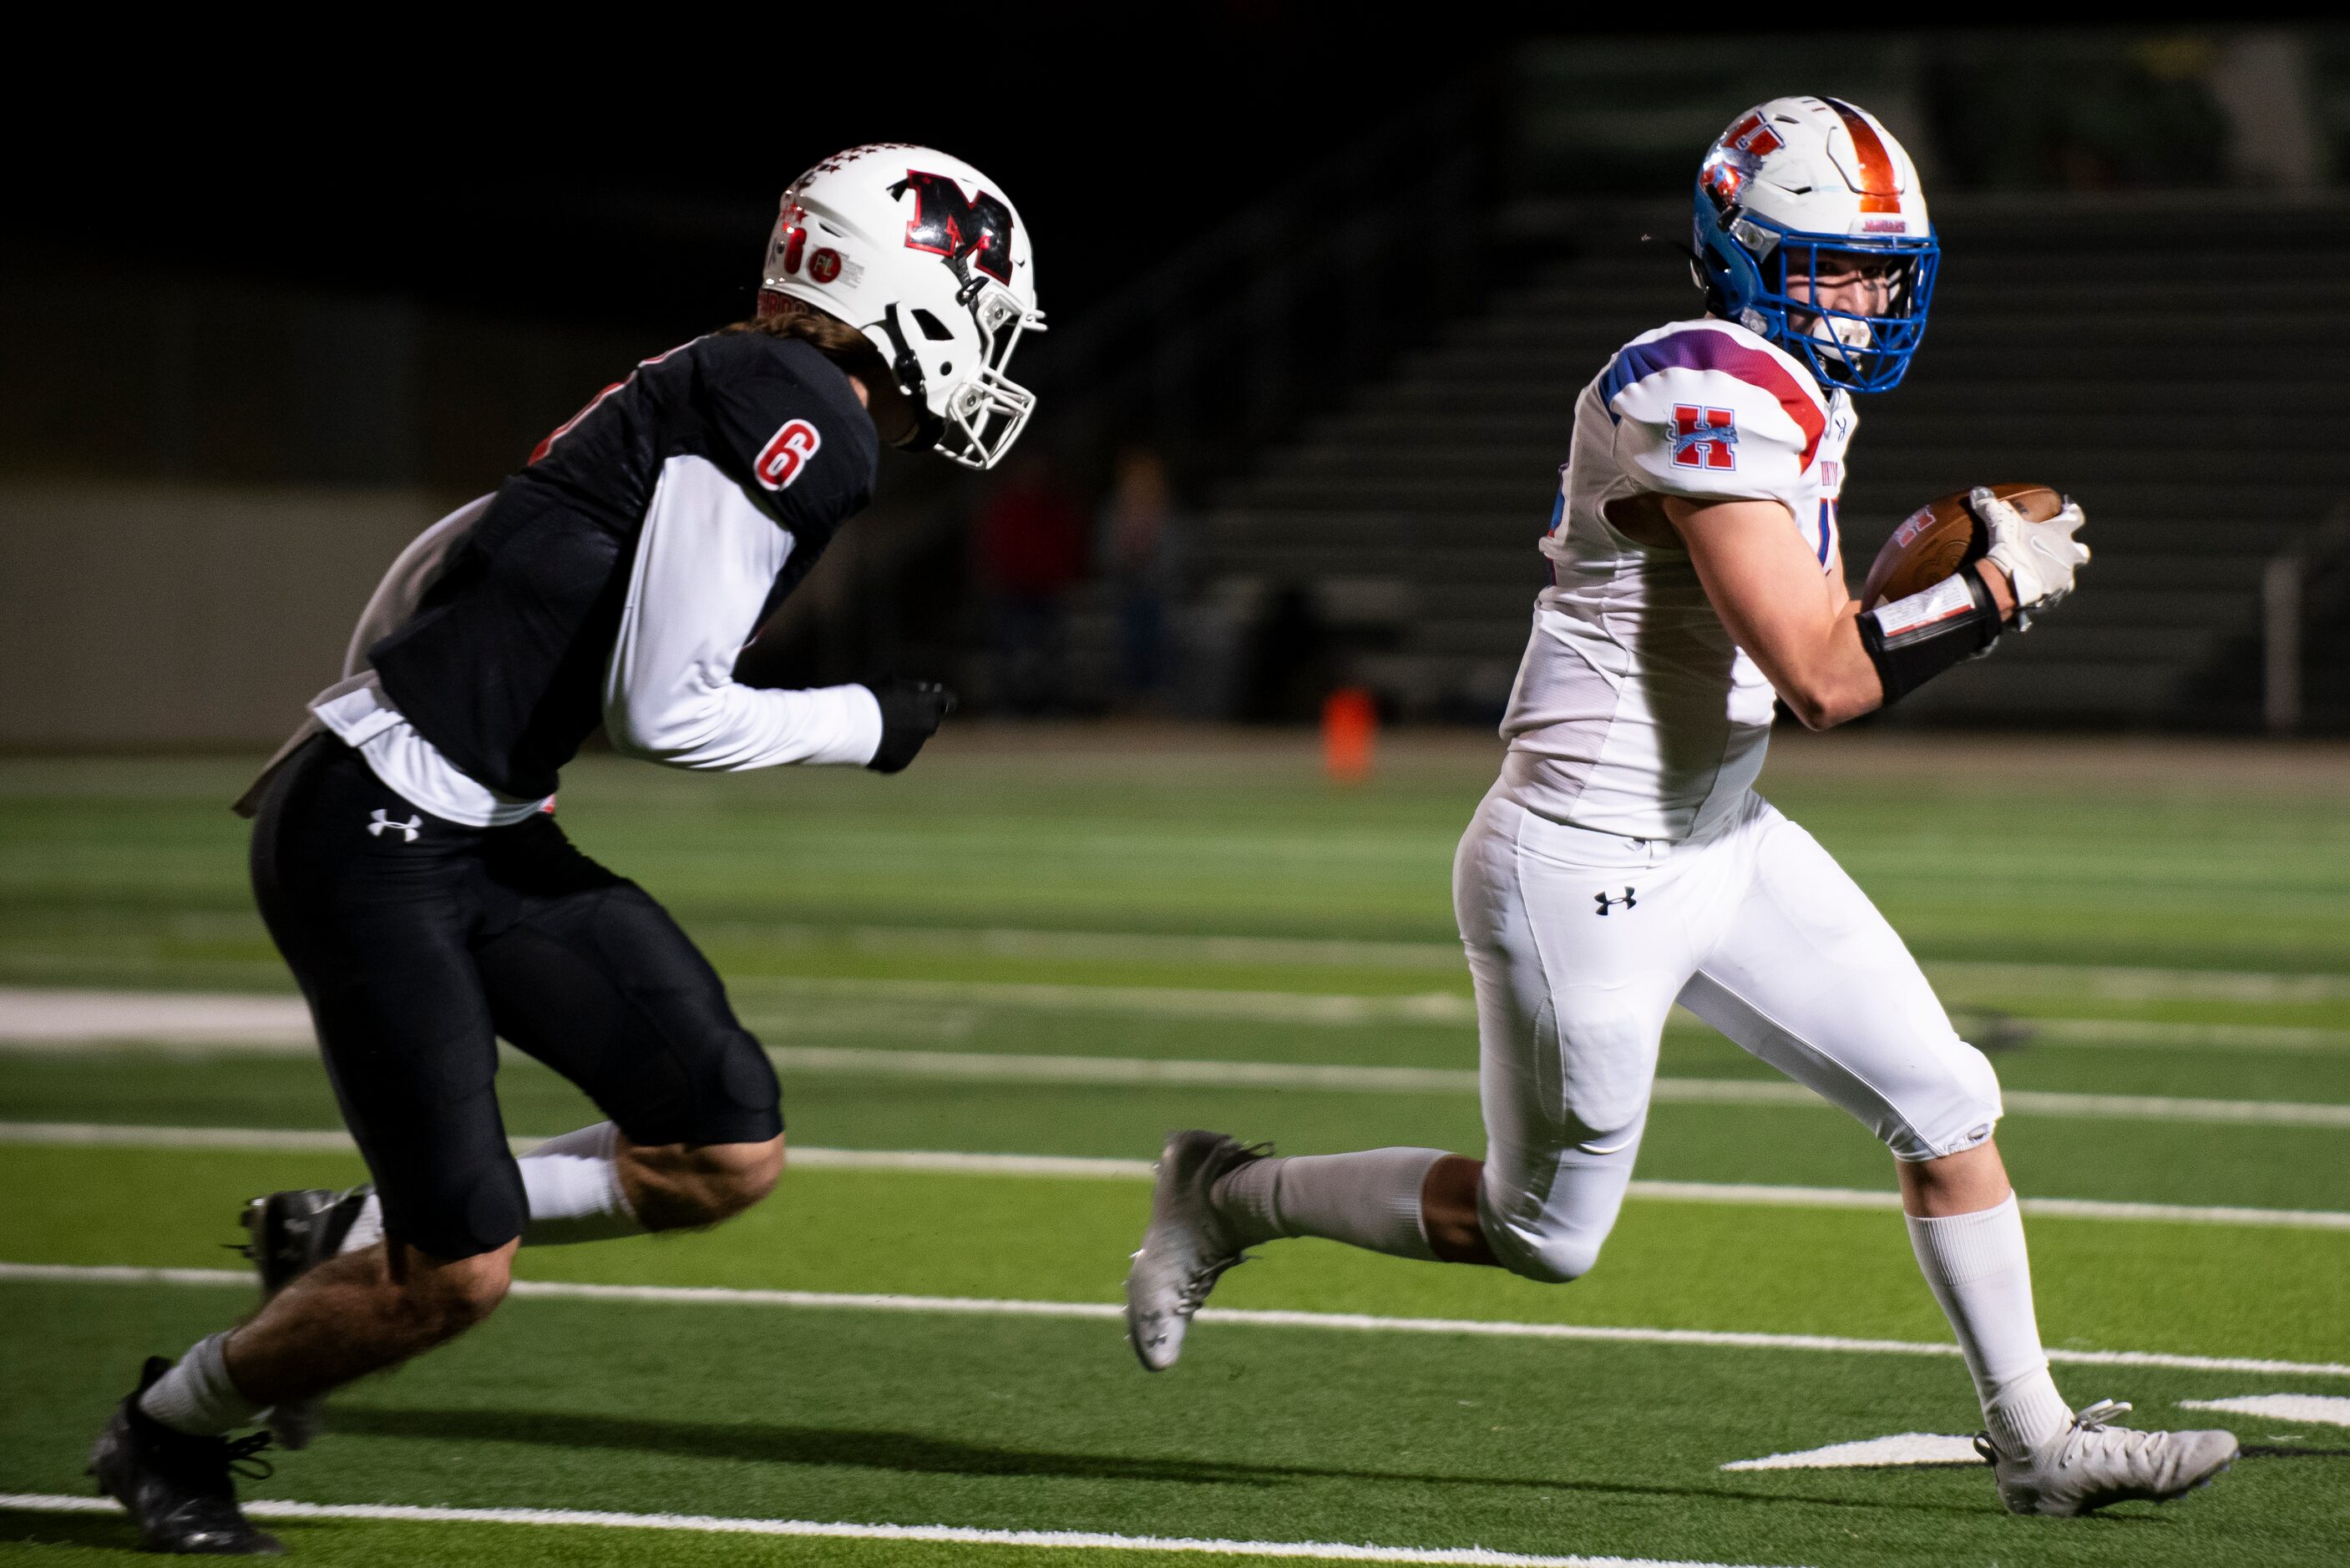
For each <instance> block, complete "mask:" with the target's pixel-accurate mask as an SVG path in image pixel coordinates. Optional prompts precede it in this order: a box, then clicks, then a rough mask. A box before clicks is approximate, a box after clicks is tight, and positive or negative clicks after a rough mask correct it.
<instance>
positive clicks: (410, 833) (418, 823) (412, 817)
mask: <svg viewBox="0 0 2350 1568" xmlns="http://www.w3.org/2000/svg"><path fill="white" fill-rule="evenodd" d="M387 830H389V831H390V832H394V833H397V834H399V835H400V842H401V843H402V844H413V843H415V842H416V836H417V835H418V834H419V833H421V832H422V831H424V819H423V818H422V817H421V816H418V815H416V814H415V813H413V812H411V813H410V814H409V817H408V820H407V821H406V822H394V821H392V820H391V818H390V816H389V815H386V813H385V811H384V809H383V807H381V806H377V807H376V808H375V819H374V820H373V821H371V822H369V824H368V835H369V836H370V837H373V838H381V837H382V836H384V834H385V832H386V831H387ZM1599 912H1600V913H1601V914H1603V915H1604V914H1606V913H1607V910H1605V909H1602V910H1600V911H1599Z"/></svg>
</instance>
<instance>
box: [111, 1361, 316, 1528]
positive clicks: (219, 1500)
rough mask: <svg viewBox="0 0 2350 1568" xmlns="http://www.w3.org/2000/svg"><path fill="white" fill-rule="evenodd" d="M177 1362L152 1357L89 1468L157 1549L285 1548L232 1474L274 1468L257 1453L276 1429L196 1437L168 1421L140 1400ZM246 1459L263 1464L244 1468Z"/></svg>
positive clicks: (259, 1474) (257, 1474)
mask: <svg viewBox="0 0 2350 1568" xmlns="http://www.w3.org/2000/svg"><path fill="white" fill-rule="evenodd" d="M171 1369H172V1364H171V1363H170V1362H169V1361H166V1360H164V1359H163V1358H162V1357H161V1356H160V1355H151V1356H149V1357H148V1358H147V1365H146V1366H145V1368H144V1369H143V1370H142V1371H140V1375H139V1386H138V1387H137V1388H135V1389H133V1390H132V1391H131V1394H130V1397H129V1398H127V1399H125V1400H123V1402H122V1403H121V1404H120V1405H119V1406H117V1407H115V1411H114V1415H113V1417H111V1418H110V1419H109V1421H108V1422H107V1423H106V1428H105V1429H104V1430H103V1431H101V1432H99V1434H98V1441H97V1442H96V1443H94V1444H92V1445H91V1446H90V1450H89V1473H90V1474H91V1475H94V1476H96V1477H97V1478H98V1490H99V1495H100V1496H101V1497H110V1498H112V1499H114V1500H115V1501H117V1502H119V1503H120V1504H121V1505H122V1506H123V1507H124V1509H126V1510H128V1511H129V1512H130V1517H131V1519H132V1520H133V1521H136V1522H137V1523H138V1526H139V1528H140V1532H141V1533H143V1534H144V1535H145V1536H146V1542H145V1544H146V1548H147V1550H148V1551H150V1552H179V1553H182V1554H185V1555H201V1556H211V1557H256V1556H275V1555H276V1554H277V1553H278V1552H283V1551H285V1550H286V1549H285V1548H284V1547H283V1546H280V1545H279V1544H278V1543H277V1538H276V1536H274V1535H270V1534H266V1533H265V1532H262V1531H258V1530H255V1529H254V1528H253V1526H252V1524H251V1523H250V1522H248V1521H246V1519H245V1517H244V1514H243V1513H242V1512H240V1511H238V1509H237V1506H236V1482H235V1481H234V1480H233V1479H232V1472H233V1471H234V1472H235V1473H237V1474H243V1475H247V1476H250V1477H252V1478H253V1479H254V1480H261V1479H263V1478H265V1477H266V1476H267V1475H268V1474H269V1462H268V1461H267V1460H266V1459H255V1455H257V1454H259V1453H260V1452H261V1450H262V1449H265V1448H267V1447H268V1446H269V1434H268V1433H266V1432H255V1433H254V1434H253V1435H252V1436H251V1437H249V1438H234V1439H232V1438H192V1437H190V1436H189V1435H188V1434H187V1433H185V1432H176V1431H173V1430H172V1428H169V1427H166V1426H165V1425H163V1423H162V1422H161V1421H158V1420H157V1419H155V1417H152V1416H150V1415H149V1414H147V1412H146V1411H144V1410H141V1409H140V1407H139V1396H140V1395H141V1394H144V1393H146V1392H147V1389H148V1387H149V1386H150V1385H151V1384H152V1383H153V1382H154V1381H155V1379H157V1378H158V1377H161V1376H163V1374H164V1373H166V1372H169V1371H170V1370H171ZM246 1461H251V1462H252V1463H253V1464H254V1465H255V1466H257V1467H258V1468H257V1469H242V1468H241V1467H242V1466H243V1465H244V1463H245V1462H246Z"/></svg>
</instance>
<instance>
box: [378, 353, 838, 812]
mask: <svg viewBox="0 0 2350 1568" xmlns="http://www.w3.org/2000/svg"><path fill="white" fill-rule="evenodd" d="M681 457H683V458H698V459H702V460H704V461H706V462H709V463H711V464H712V465H714V466H715V467H716V468H717V469H718V470H719V471H720V472H723V474H724V475H725V476H726V478H727V479H729V480H731V481H733V483H735V484H736V485H739V486H740V487H741V489H742V492H743V495H744V496H745V497H747V498H748V499H749V500H750V502H751V503H752V504H753V505H754V506H755V507H757V508H758V509H759V510H760V511H761V512H763V513H764V514H766V515H768V516H769V517H771V518H773V519H774V520H775V522H776V523H777V524H779V525H781V526H782V527H784V528H785V529H787V530H788V531H789V532H790V533H791V534H792V535H793V536H794V538H795V541H796V544H795V546H794V548H793V549H792V551H791V555H790V558H789V563H788V565H787V566H785V569H784V572H783V574H782V575H781V576H779V577H778V578H777V580H776V584H775V589H774V591H773V592H771V593H770V594H769V596H768V600H767V607H768V610H769V611H770V612H772V610H773V609H774V607H775V605H776V604H777V603H778V602H779V601H780V600H781V598H782V597H783V596H784V595H785V594H786V593H788V592H789V591H790V589H791V588H792V587H793V586H794V585H795V584H796V583H797V582H798V581H799V580H800V579H801V578H802V577H804V576H806V573H807V571H808V569H809V567H811V566H814V565H815V564H816V557H817V556H820V555H821V554H822V553H823V551H824V548H825V546H826V545H828V544H829V543H830V542H831V540H832V536H833V535H834V534H835V533H837V531H838V530H839V528H840V525H841V524H843V523H845V522H847V520H848V519H849V518H850V517H852V516H854V515H855V514H857V513H858V512H859V511H861V510H863V508H864V507H865V505H866V504H867V502H868V501H869V500H870V499H871V498H872V494H873V485H874V481H875V477H876V473H877V469H878V464H879V438H878V437H877V436H876V434H875V432H874V429H873V421H871V420H870V419H869V418H868V416H867V415H866V412H865V410H864V409H863V407H862V406H861V405H860V404H859V403H858V400H857V393H856V390H855V389H854V388H853V387H851V386H850V385H849V381H848V378H847V375H846V374H845V373H844V372H843V371H842V370H841V369H840V368H839V367H838V366H837V365H835V364H834V363H833V362H832V361H831V360H830V359H827V358H826V357H825V356H824V354H823V353H822V352H821V351H819V350H818V349H817V348H815V347H814V346H813V345H811V344H808V343H806V342H804V341H802V340H800V339H797V338H783V337H770V336H769V335H767V334H765V333H763V332H740V333H729V334H723V335H720V336H715V337H698V338H696V339H694V340H693V341H692V342H691V343H689V344H686V345H685V346H684V347H683V348H673V349H671V351H670V352H668V353H666V354H663V355H660V356H659V357H657V358H651V359H648V360H646V361H645V362H644V363H643V364H641V365H639V366H638V367H637V369H636V371H635V373H634V374H632V375H630V376H629V379H627V380H625V381H622V382H619V383H618V384H616V385H615V386H612V387H610V388H608V389H606V390H605V391H604V393H603V394H602V395H601V396H600V397H598V399H597V400H595V401H594V402H592V403H590V404H589V405H588V406H587V408H586V409H585V410H582V411H581V412H580V413H579V414H578V415H577V416H576V417H575V418H574V419H573V420H572V421H571V422H570V423H568V424H567V425H565V426H564V427H563V428H562V429H561V430H558V431H556V432H555V434H554V435H552V436H550V437H548V438H547V440H546V441H545V442H542V443H541V445H540V448H539V451H538V452H536V453H535V454H534V455H533V458H532V461H531V464H530V466H529V467H527V468H525V469H524V470H523V471H522V472H518V473H515V474H514V475H512V476H511V477H509V478H508V479H507V480H506V482H505V483H504V484H503V485H501V486H500V487H499V490H498V493H497V496H496V499H495V500H494V501H493V502H492V503H491V504H490V507H489V510H488V511H487V512H486V513H485V514H484V515H483V517H482V519H481V521H480V523H479V524H476V525H475V526H474V527H473V532H472V534H471V535H469V536H468V537H467V539H466V540H465V542H464V543H463V545H460V546H459V548H458V550H457V552H456V553H455V555H454V556H452V558H451V560H450V562H449V565H448V566H447V568H446V569H445V570H444V571H442V573H441V575H440V576H439V577H438V578H437V579H436V580H435V581H434V582H433V583H432V587H430V588H429V589H427V590H426V592H425V594H424V596H423V598H422V599H421V602H420V603H419V604H418V606H417V607H416V611H415V613H414V614H412V615H411V616H410V617H409V618H408V619H407V620H406V621H404V622H403V623H402V624H401V625H400V626H399V627H398V628H395V629H394V630H393V631H392V632H391V633H390V635H388V636H386V637H384V638H383V639H380V640H379V641H378V642H377V643H376V644H375V645H374V646H373V647H372V648H371V649H369V655H368V657H369V662H370V663H371V664H372V665H373V666H374V668H375V670H376V673H377V675H378V677H379V678H380V680H381V681H382V685H383V691H384V693H385V695H387V696H388V697H389V698H390V700H391V701H392V702H393V703H394V704H395V705H396V706H397V707H398V708H399V710H400V712H401V713H402V714H403V715H405V716H406V717H407V719H408V721H409V722H410V723H411V724H413V725H414V726H415V727H416V730H417V732H418V733H420V734H421V735H422V736H423V737H424V738H425V739H426V740H428V741H430V742H432V744H433V745H434V746H436V747H438V748H439V749H440V751H441V752H442V754H443V755H445V756H446V757H447V758H448V759H449V761H450V762H452V763H455V764H456V765H457V766H458V767H459V768H461V769H463V771H464V772H465V773H466V774H470V775H471V776H472V777H473V778H475V779H477V780H479V781H480V782H482V783H483V784H487V785H489V786H490V787H491V788H493V789H494V790H497V791H500V792H502V793H503V794H507V795H510V796H513V797H515V798H517V799H535V798H536V797H539V796H542V795H546V794H552V793H554V790H555V787H556V771H557V770H558V769H560V768H561V767H562V766H563V764H564V763H567V762H569V761H570V760H571V758H572V757H573V756H574V755H575V754H576V753H577V752H578V750H579V746H580V742H583V741H585V740H586V739H587V736H588V735H589V734H590V733H592V732H594V730H595V728H596V726H597V724H598V722H600V721H601V719H602V682H603V675H604V667H605V663H606V660H607V659H608V658H609V657H610V655H611V651H612V644H613V639H614V636H615V633H616V630H617V628H618V627H619V619H620V612H621V607H622V605H623V603H624V602H625V599H626V596H627V592H628V586H629V572H630V568H631V566H632V565H633V562H634V558H635V553H636V545H637V539H638V536H639V534H640V533H641V532H642V530H643V528H644V522H645V515H646V514H647V512H648V511H649V510H650V507H651V506H652V504H653V499H654V496H655V493H656V492H657V491H658V489H659V487H660V483H661V478H662V472H663V469H664V467H665V466H666V465H667V464H668V463H670V462H671V461H672V460H674V459H677V458H681ZM705 472H706V471H705ZM749 629H750V628H744V635H746V636H747V635H748V632H749Z"/></svg>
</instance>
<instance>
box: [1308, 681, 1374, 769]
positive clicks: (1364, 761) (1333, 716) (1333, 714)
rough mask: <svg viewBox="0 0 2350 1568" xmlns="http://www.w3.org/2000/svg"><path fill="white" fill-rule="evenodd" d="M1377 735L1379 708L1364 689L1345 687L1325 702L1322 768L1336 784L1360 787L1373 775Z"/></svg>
mask: <svg viewBox="0 0 2350 1568" xmlns="http://www.w3.org/2000/svg"><path fill="white" fill-rule="evenodd" d="M1378 735H1379V710H1378V704H1377V703H1375V702H1373V701H1371V694H1370V693H1369V692H1367V691H1364V690H1363V689H1362V688H1361V687H1359V686H1348V687H1343V688H1341V689H1340V690H1338V691H1333V692H1331V693H1330V695H1329V696H1328V697H1326V698H1325V699H1324V700H1323V702H1322V765H1323V767H1324V768H1325V769H1326V770H1327V771H1328V773H1329V774H1330V777H1331V779H1332V781H1333V782H1334V783H1337V784H1360V783H1361V782H1362V781H1363V780H1365V779H1367V778H1368V777H1370V776H1371V753H1372V749H1373V747H1374V746H1375V745H1376V743H1377V742H1378Z"/></svg>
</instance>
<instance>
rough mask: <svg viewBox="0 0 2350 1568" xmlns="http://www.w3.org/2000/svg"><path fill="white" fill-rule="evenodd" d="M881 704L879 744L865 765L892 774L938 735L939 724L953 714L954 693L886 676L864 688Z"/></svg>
mask: <svg viewBox="0 0 2350 1568" xmlns="http://www.w3.org/2000/svg"><path fill="white" fill-rule="evenodd" d="M865 689H866V690H867V691H870V692H872V693H873V700H874V701H876V702H879V703H880V704H881V744H880V746H879V748H878V749H877V750H876V751H875V752H874V753H873V760H872V761H871V762H869V763H866V764H865V765H866V766H867V767H868V768H871V769H872V770H873V771H874V772H875V773H877V774H894V773H898V772H899V771H901V770H902V769H903V768H904V767H905V765H906V764H907V763H910V762H912V761H913V760H914V753H916V752H919V751H920V750H921V749H922V742H924V741H927V740H929V739H930V738H931V736H932V735H935V734H937V733H938V732H939V725H940V724H941V722H944V720H945V719H946V716H947V715H948V714H950V713H951V712H953V711H954V706H955V697H954V693H953V692H951V691H948V690H947V689H946V688H945V687H943V686H941V685H940V684H939V683H938V682H937V681H935V680H907V679H906V678H905V677H904V676H902V675H885V676H883V677H882V678H881V679H880V680H877V681H872V682H869V683H868V684H867V686H866V688H865Z"/></svg>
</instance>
